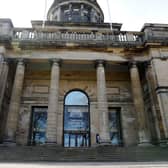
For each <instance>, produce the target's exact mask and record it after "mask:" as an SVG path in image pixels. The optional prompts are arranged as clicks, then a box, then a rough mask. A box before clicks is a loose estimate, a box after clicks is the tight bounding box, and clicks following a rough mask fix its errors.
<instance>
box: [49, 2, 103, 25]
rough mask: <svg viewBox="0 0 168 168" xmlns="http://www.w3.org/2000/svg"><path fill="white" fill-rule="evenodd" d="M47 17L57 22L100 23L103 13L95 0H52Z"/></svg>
mask: <svg viewBox="0 0 168 168" xmlns="http://www.w3.org/2000/svg"><path fill="white" fill-rule="evenodd" d="M47 19H48V20H49V21H58V22H73V23H82V22H83V23H102V22H104V15H103V12H102V10H101V8H100V6H99V4H98V3H97V1H96V0H54V2H53V4H52V6H51V8H50V9H49V11H48V15H47Z"/></svg>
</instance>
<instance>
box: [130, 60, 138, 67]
mask: <svg viewBox="0 0 168 168" xmlns="http://www.w3.org/2000/svg"><path fill="white" fill-rule="evenodd" d="M137 66H138V62H136V61H131V62H129V63H128V67H129V68H130V69H131V68H137Z"/></svg>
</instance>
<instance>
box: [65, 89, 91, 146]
mask: <svg viewBox="0 0 168 168" xmlns="http://www.w3.org/2000/svg"><path fill="white" fill-rule="evenodd" d="M63 142H64V147H89V146H90V112H89V98H88V96H87V94H86V93H84V92H83V91H81V90H73V91H70V92H68V93H67V94H66V96H65V99H64V132H63Z"/></svg>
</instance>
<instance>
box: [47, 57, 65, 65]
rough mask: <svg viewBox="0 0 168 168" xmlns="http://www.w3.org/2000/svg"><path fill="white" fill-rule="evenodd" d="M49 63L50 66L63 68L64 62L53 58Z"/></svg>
mask: <svg viewBox="0 0 168 168" xmlns="http://www.w3.org/2000/svg"><path fill="white" fill-rule="evenodd" d="M49 63H50V65H53V64H55V65H58V66H61V64H62V60H61V59H57V58H51V59H49Z"/></svg>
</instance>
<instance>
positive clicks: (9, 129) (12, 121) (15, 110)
mask: <svg viewBox="0 0 168 168" xmlns="http://www.w3.org/2000/svg"><path fill="white" fill-rule="evenodd" d="M24 73H25V64H24V62H23V60H22V59H20V60H18V63H17V67H16V74H15V79H14V83H13V89H12V95H11V99H10V105H9V112H8V118H7V124H6V135H5V142H6V143H15V142H16V131H17V124H18V119H19V110H20V101H21V94H22V88H23V82H24Z"/></svg>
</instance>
